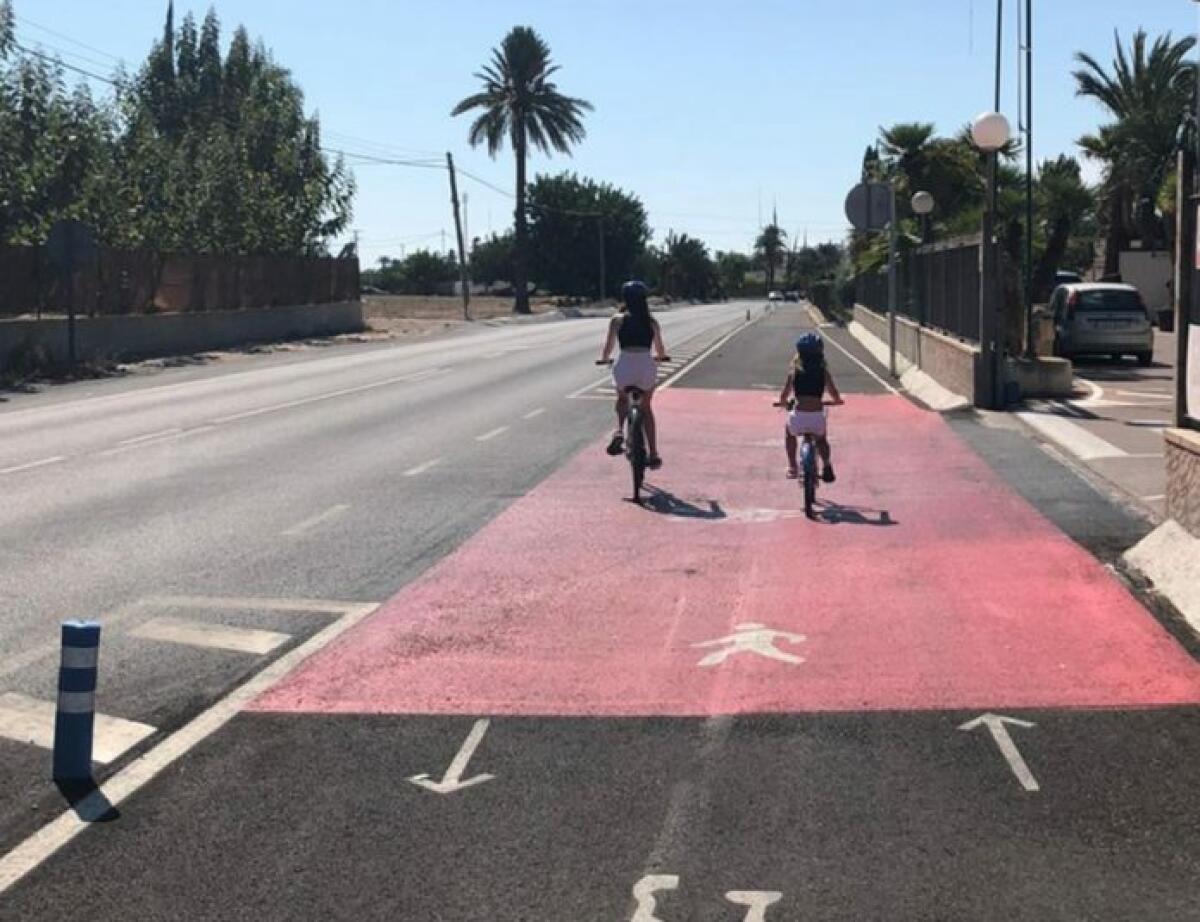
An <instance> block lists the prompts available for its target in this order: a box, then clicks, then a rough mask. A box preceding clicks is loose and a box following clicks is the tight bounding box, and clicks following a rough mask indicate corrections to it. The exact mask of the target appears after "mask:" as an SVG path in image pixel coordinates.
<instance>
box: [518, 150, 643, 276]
mask: <svg viewBox="0 0 1200 922" xmlns="http://www.w3.org/2000/svg"><path fill="white" fill-rule="evenodd" d="M528 211H529V242H530V244H531V246H532V249H533V254H534V258H533V270H534V277H535V278H536V279H537V280H538V282H539V284H541V285H542V286H544V287H546V288H548V289H549V290H550V291H553V292H556V293H558V294H568V295H586V294H595V293H596V291H597V286H598V284H599V274H600V269H599V262H600V235H601V233H603V239H604V276H605V280H606V286H607V288H608V291H606V292H605V293H604V294H605V296H607V295H609V294H611V293H612V292H613V291H616V290H617V289H618V288H619V287H620V285H621V283H622V282H623V281H625V280H626V279H628V278H629V277H630V276H631V275H632V274H633V271H634V266H635V263H636V260H637V257H638V254H640V253H641V252H642V251H643V250H644V249H645V247H646V243H647V241H648V240H649V239H650V226H649V224H648V223H647V220H646V209H645V208H644V207H643V205H642V203H641V201H640V200H639V199H638V198H637V197H636V196H633V195H631V194H629V193H627V192H623V191H622V190H620V189H617V188H616V187H614V186H610V185H608V184H605V183H597V182H595V181H593V180H591V179H586V178H580V177H578V176H576V175H575V174H574V173H560V174H559V175H557V176H539V177H537V179H536V180H534V182H533V183H531V184H530V186H529V193H528Z"/></svg>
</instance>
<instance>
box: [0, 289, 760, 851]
mask: <svg viewBox="0 0 1200 922" xmlns="http://www.w3.org/2000/svg"><path fill="white" fill-rule="evenodd" d="M747 310H753V311H755V312H761V310H762V306H761V305H759V304H747V303H731V304H724V305H713V306H698V307H685V308H680V309H676V310H672V311H667V312H663V313H662V315H661V320H662V323H663V328H664V334H665V337H666V340H667V344H668V347H669V348H670V349H671V350H672V351H673V353H674V355H673V359H674V362H673V364H672V366H671V368H670V369H664V370H663V371H664V374H667V373H669V372H670V371H671V370H672V369H675V368H678V367H680V366H681V365H682V363H683V362H684V361H685V360H686V359H687V358H688V357H689V356H690V355H695V354H696V353H697V352H698V351H700V350H701V349H703V348H705V347H707V346H708V345H709V344H710V343H711V342H712V341H713V340H714V339H715V338H716V337H718V336H719V335H721V334H723V333H724V332H726V331H728V330H731V329H732V328H733V327H734V326H735V325H736V324H738V323H739V322H742V321H744V320H745V317H746V312H747ZM604 328H605V322H604V321H603V320H599V319H576V320H557V321H548V322H538V323H520V324H511V325H497V326H487V325H481V326H479V327H476V328H474V329H472V330H470V331H467V332H465V333H463V334H459V335H452V336H447V337H442V338H438V339H434V340H422V341H418V342H408V343H404V342H401V343H387V344H383V345H378V344H356V345H348V346H333V347H329V348H324V349H313V350H308V351H303V352H287V353H275V354H262V355H252V356H246V357H240V358H238V359H236V360H233V361H229V362H222V363H216V364H210V365H207V366H203V365H202V366H187V365H183V366H181V367H179V368H175V369H170V370H164V371H160V372H157V373H154V374H151V375H136V376H131V377H126V378H118V379H109V380H103V381H95V382H88V383H82V384H74V385H68V386H60V387H54V388H51V389H49V390H48V391H46V392H45V393H43V394H38V395H29V396H14V397H12V398H11V399H10V400H8V401H7V402H6V403H4V404H2V405H0V494H2V495H3V502H2V503H0V611H2V614H0V843H11V842H13V841H15V840H16V839H17V838H19V837H20V836H21V835H24V834H25V833H27V832H28V831H29V830H30V829H32V828H36V826H37V825H39V824H40V823H41V822H44V820H45V819H46V818H47V816H48V815H50V814H51V813H52V812H53V811H54V810H55V809H57V808H58V807H59V806H60V805H61V798H60V797H59V796H58V794H57V792H56V791H55V790H54V789H53V787H52V786H51V785H50V784H49V779H48V777H47V775H48V764H49V761H48V760H49V754H48V752H47V751H46V750H45V749H44V748H43V747H41V746H38V745H29V744H28V743H27V742H25V741H24V739H25V738H27V737H25V736H23V733H24V732H25V731H26V730H28V727H27V724H28V723H29V721H30V720H34V721H35V722H37V721H40V723H41V725H42V726H43V727H44V725H45V721H44V719H43V718H42V717H40V716H39V713H40V712H35V713H34V715H33V717H32V718H31V717H29V715H28V709H29V708H31V707H37V706H40V707H41V708H42V709H45V708H46V707H47V706H48V703H49V702H52V701H53V700H54V698H55V694H56V692H55V689H56V688H57V662H58V623H59V622H60V621H61V620H63V619H66V618H93V619H98V620H99V621H100V622H101V623H102V625H103V632H104V633H103V643H102V652H101V679H100V689H99V694H98V704H97V709H98V711H99V712H101V713H103V714H105V715H108V716H111V717H116V718H119V719H120V720H122V721H128V722H130V723H128V724H120V725H118V726H117V729H116V733H115V738H114V743H113V746H114V749H113V753H112V756H113V757H112V758H111V760H110V761H109V762H108V763H106V764H104V765H98V766H97V770H98V771H99V772H100V775H101V777H103V776H104V775H107V774H109V773H111V772H112V771H114V770H115V769H116V768H118V767H119V766H120V765H121V764H123V763H124V762H127V761H128V760H129V759H131V758H132V757H133V756H134V755H136V754H137V752H139V751H141V750H144V749H145V748H147V747H148V746H150V745H153V744H154V743H155V742H156V741H157V740H158V739H160V738H161V737H162V735H163V734H164V733H165V732H167V731H170V730H171V729H173V728H175V727H177V726H179V725H181V724H182V723H183V722H185V721H186V720H187V719H189V718H190V717H192V716H194V715H195V714H196V713H198V712H199V711H200V710H201V709H202V708H203V707H205V706H206V705H207V704H209V703H211V702H212V701H213V700H216V699H217V698H219V697H220V696H221V695H223V694H224V693H225V692H226V691H227V690H229V689H230V688H232V687H234V686H236V685H238V684H239V683H240V682H242V681H243V680H245V679H246V677H247V676H250V675H252V674H254V673H256V672H258V671H259V670H261V669H262V668H264V666H266V665H267V664H268V663H269V662H271V661H272V660H273V659H275V658H277V657H278V656H280V655H282V654H284V653H286V652H287V651H288V650H290V649H293V648H294V647H296V646H297V645H298V644H300V643H302V642H303V641H304V640H305V639H306V638H308V637H310V636H312V635H313V634H314V633H316V632H317V631H319V630H321V629H323V628H325V627H327V626H328V625H330V624H331V623H332V622H333V621H334V620H336V619H337V618H338V617H339V616H340V615H341V613H342V612H343V611H344V610H345V606H343V605H339V604H338V603H345V602H378V601H381V600H383V599H386V598H388V597H389V596H390V595H392V594H393V593H394V592H395V591H396V590H397V589H398V588H399V587H400V586H403V585H404V584H405V583H407V582H409V581H410V580H411V579H412V578H413V577H414V576H415V575H417V574H419V573H420V572H421V571H422V570H424V569H425V568H426V567H427V566H428V565H429V564H430V563H431V562H433V561H435V560H437V559H438V558H440V557H441V556H443V555H444V554H446V553H447V552H448V551H449V550H451V549H452V548H454V547H455V546H457V545H458V544H459V543H460V542H461V541H462V540H463V538H464V537H466V536H467V535H469V534H471V533H472V532H474V531H475V530H477V529H478V528H479V527H480V526H481V525H482V524H483V523H484V522H486V521H488V520H489V519H490V518H491V517H492V516H494V515H495V514H496V512H497V511H499V510H500V509H502V508H503V507H504V506H505V505H507V504H508V503H509V502H511V500H512V499H513V498H515V497H518V496H520V495H522V494H523V493H524V492H525V491H527V490H528V489H529V487H530V486H532V485H533V484H535V483H537V482H538V481H539V480H541V479H542V478H543V477H545V476H546V474H548V473H549V472H550V471H552V470H554V469H555V468H556V467H557V466H558V465H560V464H561V463H562V461H563V460H564V459H565V458H567V457H569V456H570V455H572V454H574V453H575V452H576V451H578V450H579V448H580V447H582V446H583V445H584V444H586V443H588V442H590V441H591V440H593V439H595V438H596V437H597V436H598V434H599V433H600V432H602V431H603V430H604V428H605V427H606V426H607V425H609V419H610V412H611V411H610V409H609V403H608V402H607V401H606V400H603V399H587V398H589V397H593V398H594V397H598V396H599V395H598V394H596V393H594V392H591V391H589V390H588V387H589V385H591V384H594V383H596V382H598V381H601V380H603V379H605V378H606V374H605V371H604V370H603V369H600V368H597V367H595V366H594V365H593V359H594V357H595V356H596V355H598V354H599V351H600V344H601V340H602V336H603V332H604ZM581 391H582V392H583V393H581ZM570 395H577V398H578V399H569V397H570ZM323 600H324V601H323ZM326 603H329V604H326ZM3 696H7V697H3ZM14 696H18V697H14ZM5 731H7V732H8V735H9V736H10V737H11V736H16V737H18V738H19V739H12V738H5ZM43 742H44V740H43ZM135 743H136V745H134V744H135ZM126 747H130V748H126Z"/></svg>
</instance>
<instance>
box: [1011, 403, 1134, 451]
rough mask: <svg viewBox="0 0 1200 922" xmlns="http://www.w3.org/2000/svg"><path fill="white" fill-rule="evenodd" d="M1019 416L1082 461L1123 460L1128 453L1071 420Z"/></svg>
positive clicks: (1052, 417)
mask: <svg viewBox="0 0 1200 922" xmlns="http://www.w3.org/2000/svg"><path fill="white" fill-rule="evenodd" d="M1017 416H1018V417H1019V418H1020V419H1022V420H1023V421H1024V422H1026V423H1028V424H1029V426H1030V427H1031V428H1033V429H1035V430H1037V431H1038V432H1040V433H1041V434H1042V435H1044V436H1046V438H1048V439H1050V440H1051V441H1053V442H1055V443H1057V444H1058V445H1061V446H1062V447H1063V448H1065V449H1066V450H1067V451H1069V452H1070V453H1071V454H1073V455H1075V457H1077V458H1079V459H1080V460H1081V461H1094V460H1095V459H1097V458H1122V457H1124V456H1125V455H1126V454H1127V452H1126V451H1125V450H1124V449H1121V448H1118V447H1117V446H1116V445H1113V444H1112V443H1111V442H1106V441H1104V439H1102V438H1100V437H1099V436H1096V435H1092V433H1090V432H1088V431H1087V430H1086V429H1084V428H1083V426H1081V425H1079V424H1078V423H1073V422H1071V421H1070V420H1069V419H1063V418H1062V417H1061V416H1055V415H1053V414H1050V413H1030V412H1029V411H1027V410H1022V411H1020V412H1018V413H1017Z"/></svg>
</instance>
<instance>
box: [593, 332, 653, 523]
mask: <svg viewBox="0 0 1200 922" xmlns="http://www.w3.org/2000/svg"><path fill="white" fill-rule="evenodd" d="M655 361H656V362H669V361H671V357H670V356H669V355H664V356H662V357H661V358H655ZM596 364H597V365H611V364H613V360H612V359H609V360H608V361H604V360H601V359H597V360H596ZM625 396H626V397H627V398H628V399H629V409H628V411H627V412H626V414H625V457H626V458H627V459H628V460H629V468H630V471H631V472H632V474H633V502H635V503H638V504H640V503H641V501H642V484H643V483H644V482H645V479H646V465H647V463H648V462H649V460H650V452H649V449H648V447H647V444H646V424H645V421H644V420H643V419H642V398H643V397H644V396H646V392H645V391H644V390H642V389H641V388H640V387H627V388H625Z"/></svg>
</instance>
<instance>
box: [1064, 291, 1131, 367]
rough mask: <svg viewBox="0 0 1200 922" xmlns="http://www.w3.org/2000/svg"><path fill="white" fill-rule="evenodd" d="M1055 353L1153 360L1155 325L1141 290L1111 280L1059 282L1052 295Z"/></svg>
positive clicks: (1067, 355)
mask: <svg viewBox="0 0 1200 922" xmlns="http://www.w3.org/2000/svg"><path fill="white" fill-rule="evenodd" d="M1050 310H1051V311H1052V312H1053V313H1054V354H1055V355H1061V356H1066V357H1068V358H1070V357H1071V356H1075V355H1087V354H1092V355H1111V356H1112V357H1113V358H1115V359H1119V358H1121V357H1122V356H1124V355H1136V356H1137V360H1138V361H1139V362H1140V363H1141V364H1143V365H1149V364H1150V363H1151V362H1152V361H1154V328H1153V327H1152V326H1151V325H1150V315H1149V313H1147V311H1146V304H1145V302H1144V301H1143V300H1142V296H1141V294H1139V293H1138V290H1137V289H1136V288H1134V287H1133V286H1132V285H1119V284H1115V283H1110V282H1092V283H1085V284H1073V285H1060V286H1059V287H1058V288H1057V289H1055V291H1054V295H1053V296H1052V297H1051V299H1050Z"/></svg>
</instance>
